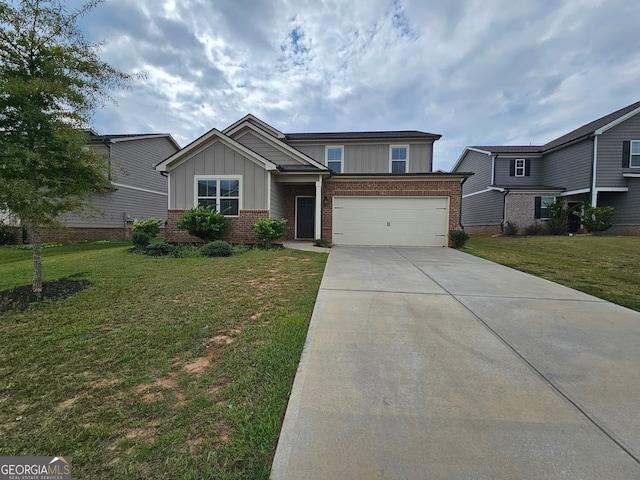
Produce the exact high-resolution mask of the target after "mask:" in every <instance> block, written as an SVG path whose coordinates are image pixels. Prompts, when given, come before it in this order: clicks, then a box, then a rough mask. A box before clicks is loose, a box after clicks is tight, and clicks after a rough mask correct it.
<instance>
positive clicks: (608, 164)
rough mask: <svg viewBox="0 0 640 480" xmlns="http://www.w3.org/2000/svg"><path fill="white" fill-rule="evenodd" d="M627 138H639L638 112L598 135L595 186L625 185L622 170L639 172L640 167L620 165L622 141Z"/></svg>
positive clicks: (639, 121) (639, 118) (639, 115)
mask: <svg viewBox="0 0 640 480" xmlns="http://www.w3.org/2000/svg"><path fill="white" fill-rule="evenodd" d="M627 140H640V114H638V115H635V116H633V117H631V118H629V119H627V120H625V121H624V122H622V123H620V124H619V125H616V126H615V127H613V128H611V129H609V130H607V131H606V132H604V133H603V134H602V135H599V136H598V167H597V168H598V175H597V178H596V186H597V187H626V186H627V179H626V178H625V177H623V176H622V174H623V172H633V173H640V168H628V163H627V168H623V167H622V142H624V141H627ZM636 205H638V204H636Z"/></svg>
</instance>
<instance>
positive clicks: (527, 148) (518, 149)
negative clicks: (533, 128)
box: [470, 145, 542, 153]
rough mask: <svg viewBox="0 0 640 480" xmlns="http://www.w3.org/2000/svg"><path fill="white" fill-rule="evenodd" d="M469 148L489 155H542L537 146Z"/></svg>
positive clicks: (540, 149) (539, 147)
mask: <svg viewBox="0 0 640 480" xmlns="http://www.w3.org/2000/svg"><path fill="white" fill-rule="evenodd" d="M470 148H475V149H478V150H484V151H485V152H491V153H542V147H541V146H538V145H493V146H472V147H470Z"/></svg>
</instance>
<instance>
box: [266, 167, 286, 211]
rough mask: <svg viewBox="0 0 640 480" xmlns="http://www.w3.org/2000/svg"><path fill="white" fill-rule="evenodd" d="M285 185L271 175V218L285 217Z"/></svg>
mask: <svg viewBox="0 0 640 480" xmlns="http://www.w3.org/2000/svg"><path fill="white" fill-rule="evenodd" d="M284 189H285V187H284V185H283V184H281V183H278V182H276V180H275V178H273V176H272V177H271V207H270V209H269V215H270V216H271V218H284V216H285V213H284V196H285V191H284Z"/></svg>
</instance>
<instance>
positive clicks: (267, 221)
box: [251, 218, 287, 246]
mask: <svg viewBox="0 0 640 480" xmlns="http://www.w3.org/2000/svg"><path fill="white" fill-rule="evenodd" d="M251 228H252V229H253V231H254V232H256V235H257V236H258V239H259V240H260V241H261V242H262V245H264V246H267V245H269V244H270V243H271V242H273V241H274V240H278V239H279V238H282V236H283V235H284V234H285V232H286V231H287V220H286V219H284V218H261V219H259V220H258V221H257V222H256V223H254V224H253V225H252V226H251Z"/></svg>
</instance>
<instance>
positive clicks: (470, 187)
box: [456, 150, 492, 210]
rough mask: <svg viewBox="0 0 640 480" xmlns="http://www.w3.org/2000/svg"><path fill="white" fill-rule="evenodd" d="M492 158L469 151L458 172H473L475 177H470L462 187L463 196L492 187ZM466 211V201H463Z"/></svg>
mask: <svg viewBox="0 0 640 480" xmlns="http://www.w3.org/2000/svg"><path fill="white" fill-rule="evenodd" d="M491 168H492V166H491V156H490V155H485V154H484V153H480V152H474V151H473V150H469V151H468V152H467V153H466V154H465V156H464V158H463V159H462V161H461V162H460V165H458V168H456V171H459V172H473V173H474V175H472V176H471V177H469V178H468V179H467V180H466V181H465V182H464V184H463V185H462V195H468V194H469V193H474V192H479V191H481V190H485V189H486V188H487V187H488V186H489V185H491V180H492V179H491ZM462 208H463V210H464V201H463V207H462Z"/></svg>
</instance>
